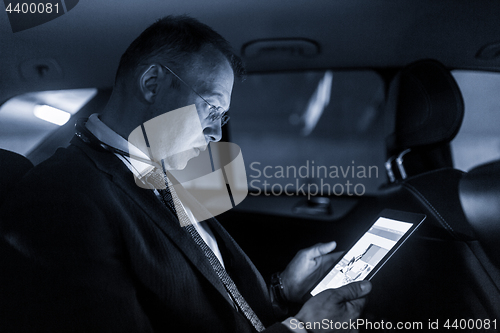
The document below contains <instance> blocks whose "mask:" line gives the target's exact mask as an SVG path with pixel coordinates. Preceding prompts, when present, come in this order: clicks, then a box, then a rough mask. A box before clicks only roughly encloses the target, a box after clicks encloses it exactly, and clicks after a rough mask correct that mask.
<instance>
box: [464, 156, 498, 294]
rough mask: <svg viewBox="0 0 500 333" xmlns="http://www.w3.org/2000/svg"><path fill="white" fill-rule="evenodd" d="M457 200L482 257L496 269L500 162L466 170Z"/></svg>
mask: <svg viewBox="0 0 500 333" xmlns="http://www.w3.org/2000/svg"><path fill="white" fill-rule="evenodd" d="M460 201H461V203H462V207H463V210H464V213H465V215H466V217H467V220H468V221H469V223H470V225H471V227H472V229H474V232H475V233H476V235H477V238H478V240H479V242H480V243H481V245H482V247H483V248H484V250H485V252H486V255H487V256H488V258H489V259H490V260H491V261H492V262H493V263H494V264H495V265H496V267H500V161H495V162H491V163H487V164H484V165H481V166H478V167H476V168H474V169H472V170H470V171H469V172H468V173H467V174H466V175H465V176H464V177H463V178H462V179H461V181H460ZM498 282H499V284H500V281H498Z"/></svg>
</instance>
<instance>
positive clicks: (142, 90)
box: [0, 17, 371, 333]
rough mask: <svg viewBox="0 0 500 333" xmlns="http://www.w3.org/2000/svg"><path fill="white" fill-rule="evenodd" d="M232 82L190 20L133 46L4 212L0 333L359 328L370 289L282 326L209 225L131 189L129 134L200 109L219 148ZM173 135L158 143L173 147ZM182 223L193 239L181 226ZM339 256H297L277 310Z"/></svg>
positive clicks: (162, 26)
mask: <svg viewBox="0 0 500 333" xmlns="http://www.w3.org/2000/svg"><path fill="white" fill-rule="evenodd" d="M240 72H241V64H240V61H239V60H238V58H237V57H236V56H235V55H233V54H232V52H231V51H230V48H229V46H228V44H227V42H226V41H225V40H224V39H223V38H222V37H221V36H220V35H218V34H217V33H215V32H214V31H213V30H211V29H210V28H209V27H207V26H206V25H204V24H201V23H199V22H198V21H196V20H194V19H191V18H188V17H166V18H164V19H162V20H159V21H158V22H156V23H155V24H153V25H152V26H151V27H149V28H148V29H147V30H146V31H144V32H143V34H141V36H139V37H138V38H137V39H136V40H135V41H134V42H133V43H132V44H131V46H130V47H129V48H128V49H127V51H126V52H125V54H124V55H123V57H122V59H121V62H120V66H119V69H118V73H117V77H116V82H115V87H114V90H113V93H112V96H111V98H110V101H109V103H108V104H107V106H106V108H105V110H104V111H103V112H102V115H101V116H97V115H94V116H92V117H90V118H89V120H88V121H87V123H86V124H85V125H82V126H81V128H80V129H79V130H78V136H77V137H75V138H73V140H72V142H71V145H70V146H69V147H68V148H67V149H60V150H58V151H57V152H56V154H54V156H53V157H51V158H50V159H48V160H47V161H45V162H44V163H42V164H40V165H39V166H37V167H36V168H35V169H33V170H32V171H31V172H30V173H29V174H28V175H27V176H26V177H25V178H24V179H23V180H22V182H21V183H20V184H19V186H18V188H17V190H16V191H15V193H13V194H12V196H11V198H10V201H9V202H8V203H6V204H5V205H4V206H3V207H2V211H1V215H0V218H1V225H0V234H1V243H0V246H1V248H0V253H1V254H0V256H1V258H2V262H1V265H2V275H1V276H0V292H1V295H0V316H1V318H0V331H2V332H3V331H5V332H29V331H37V332H38V331H48V332H49V331H50V332H73V331H82V332H153V331H155V332H218V333H221V332H228V333H229V332H231V333H234V332H255V331H264V332H290V331H291V330H295V329H299V330H297V331H300V327H301V325H299V324H298V323H299V322H310V323H319V322H321V321H323V320H327V321H328V322H330V321H331V322H332V323H335V322H347V321H349V320H350V319H355V318H357V317H358V316H359V313H360V311H361V309H362V307H363V304H364V296H365V295H367V294H368V293H369V291H370V289H371V285H370V284H369V282H363V283H356V284H351V285H348V286H346V287H343V288H339V289H337V290H327V291H325V292H323V293H321V294H319V295H317V296H316V297H313V298H310V299H309V300H307V302H306V303H305V304H304V305H303V307H302V308H301V310H300V311H299V312H298V313H297V314H295V316H293V317H289V318H288V319H285V318H277V316H276V314H275V312H276V311H275V309H276V308H277V307H276V306H274V307H273V301H272V300H271V296H270V294H269V292H268V289H267V287H266V286H265V285H264V282H263V279H262V277H261V276H260V274H259V273H258V272H257V270H256V269H255V267H254V266H253V265H252V263H251V262H250V260H249V259H248V258H247V257H246V256H245V254H244V253H243V252H242V251H241V249H240V248H239V247H238V246H237V244H236V243H234V241H233V240H232V239H231V237H230V236H229V235H228V234H227V233H226V232H225V230H224V229H223V228H222V227H221V226H220V225H219V224H218V222H217V221H216V220H215V219H209V220H207V221H203V222H201V223H196V222H198V221H196V220H193V219H194V218H193V216H192V214H190V210H189V209H187V208H186V209H179V206H178V205H177V204H176V205H177V206H176V207H177V210H176V209H175V208H172V206H171V205H169V203H170V201H175V199H176V193H175V191H165V190H159V191H158V190H154V191H153V190H151V189H147V188H143V187H141V186H138V185H137V184H136V181H135V180H134V176H135V177H136V178H137V179H147V177H143V176H144V174H142V173H141V170H138V169H137V168H136V166H137V164H134V163H132V162H131V158H130V156H128V154H127V153H125V152H126V151H128V150H127V149H128V146H127V141H126V138H127V137H128V136H129V135H130V133H131V132H133V131H134V129H136V128H137V127H138V126H141V125H142V124H144V123H145V122H147V121H148V120H151V119H153V118H155V117H159V116H161V115H163V114H165V113H166V112H169V111H170V110H178V109H179V108H183V107H186V106H190V105H193V104H194V105H195V108H196V113H197V115H198V119H197V120H196V121H199V123H200V124H201V128H202V131H203V137H204V138H205V140H206V143H208V142H211V141H218V140H220V138H221V121H222V118H223V117H222V116H223V115H222V114H221V113H219V114H215V115H214V112H220V110H227V109H228V108H229V103H230V98H231V92H232V87H233V81H234V76H235V75H238V74H239V73H240ZM214 107H215V110H214ZM222 112H223V111H222ZM170 130H174V129H170ZM170 130H169V129H168V128H167V129H166V130H165V132H162V133H160V136H159V137H158V138H156V139H157V140H164V141H168V140H175V138H172V137H171V136H170V137H169V131H170ZM181 132H182V129H181ZM188 132H189V131H188ZM183 142H184V143H185V142H191V141H189V140H187V141H183ZM192 142H196V140H193V141H192ZM151 144H152V145H153V143H151ZM192 145H195V144H194V143H192ZM187 148H189V147H187ZM190 148H194V147H190ZM130 155H133V154H130ZM167 155H168V152H167ZM146 157H147V154H146ZM189 158H191V156H190V157H188V159H189ZM146 162H147V161H146ZM145 164H148V163H145ZM152 164H154V163H152ZM174 164H175V163H174ZM180 164H181V165H184V164H183V163H180ZM142 171H143V170H142ZM133 175H134V176H133ZM183 208H185V207H183ZM183 219H187V220H190V221H191V222H193V227H192V228H191V227H190V228H188V227H181V226H180V224H179V221H180V220H183ZM188 224H189V223H188ZM186 230H189V232H186ZM193 230H194V231H193ZM196 235H198V236H201V238H200V237H198V236H196ZM200 239H202V240H201V241H199V240H200ZM334 247H335V243H328V244H322V245H318V246H316V247H313V248H310V249H306V250H303V251H301V252H299V254H298V255H297V256H296V257H295V258H294V260H292V262H291V263H290V264H289V266H288V267H287V269H286V270H285V271H284V272H283V273H282V274H281V279H280V280H281V282H280V283H278V288H277V289H276V288H275V289H274V292H273V293H272V296H273V297H274V298H275V299H274V303H275V304H274V305H277V304H276V303H277V302H278V301H279V300H277V299H276V298H282V299H283V300H284V301H295V302H296V301H300V300H302V299H303V297H304V294H305V293H306V291H307V290H308V289H309V288H310V287H311V281H312V280H314V278H315V277H317V275H318V274H320V272H321V268H324V267H325V264H328V263H329V262H331V260H332V258H333V255H332V254H330V252H331V251H332V250H333V249H334ZM207 249H208V250H207ZM207 258H208V259H209V260H207ZM211 258H215V259H214V260H211ZM220 267H223V268H222V270H221V269H220ZM229 280H230V281H232V282H228V281H229ZM231 283H233V285H235V286H236V289H237V291H235V290H234V288H233V287H231ZM278 305H279V304H278ZM283 319H285V320H283ZM281 320H283V321H282V322H281ZM264 327H265V328H264ZM331 328H332V330H333V328H334V326H333V325H332V327H331ZM303 331H304V330H302V332H303ZM313 331H315V330H313Z"/></svg>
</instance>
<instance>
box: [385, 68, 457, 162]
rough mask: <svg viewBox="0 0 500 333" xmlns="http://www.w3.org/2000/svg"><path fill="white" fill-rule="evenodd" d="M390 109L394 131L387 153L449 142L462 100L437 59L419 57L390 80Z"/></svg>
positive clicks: (455, 126) (453, 132)
mask: <svg viewBox="0 0 500 333" xmlns="http://www.w3.org/2000/svg"><path fill="white" fill-rule="evenodd" d="M388 99H389V100H388V106H389V107H390V108H394V109H393V110H389V111H390V112H393V113H395V124H394V132H393V134H392V135H390V136H389V137H388V139H387V149H388V153H389V156H392V155H394V154H398V153H400V152H401V151H403V150H404V149H407V148H417V147H422V146H430V145H439V144H443V143H449V142H450V141H451V140H452V139H453V138H454V137H455V135H456V134H457V133H458V130H459V129H460V126H461V124H462V120H463V116H464V102H463V98H462V94H461V93H460V89H459V87H458V85H457V83H456V81H455V79H454V78H453V76H452V75H451V73H450V72H449V71H448V70H447V69H446V68H445V67H444V66H443V65H442V64H441V63H439V62H438V61H435V60H420V61H417V62H414V63H412V64H410V65H408V66H407V67H405V68H404V69H403V70H401V71H400V72H399V73H398V74H397V75H396V77H395V78H394V80H393V81H392V82H391V86H390V89H389V97H388Z"/></svg>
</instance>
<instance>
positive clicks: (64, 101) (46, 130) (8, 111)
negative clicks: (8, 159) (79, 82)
mask: <svg viewBox="0 0 500 333" xmlns="http://www.w3.org/2000/svg"><path fill="white" fill-rule="evenodd" d="M96 93H97V89H93V88H92V89H71V90H54V91H41V92H33V93H27V94H23V95H19V96H16V97H13V98H11V99H9V100H8V101H7V102H5V103H4V104H3V105H2V106H1V107H0V148H3V149H7V150H11V151H14V152H16V153H19V154H22V155H25V156H26V155H28V154H29V153H30V152H31V151H32V150H33V149H34V148H36V146H37V145H38V144H39V143H40V142H42V140H43V139H44V138H45V137H47V136H48V135H49V134H50V133H52V132H53V131H55V130H56V129H58V128H59V126H62V125H63V124H64V123H66V122H67V121H68V120H69V119H70V117H71V116H72V115H73V114H75V113H77V112H78V111H79V110H80V109H81V108H82V107H83V106H84V105H85V104H86V103H87V102H88V101H90V100H91V99H92V97H94V96H95V94H96Z"/></svg>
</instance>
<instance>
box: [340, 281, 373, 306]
mask: <svg viewBox="0 0 500 333" xmlns="http://www.w3.org/2000/svg"><path fill="white" fill-rule="evenodd" d="M371 290H372V284H371V283H370V281H360V282H353V283H349V284H348V285H345V286H343V287H340V288H338V289H335V291H336V293H335V294H334V297H335V298H337V300H338V301H339V302H349V301H352V300H355V299H358V298H361V297H364V296H366V295H368V294H369V293H370V291H371Z"/></svg>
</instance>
